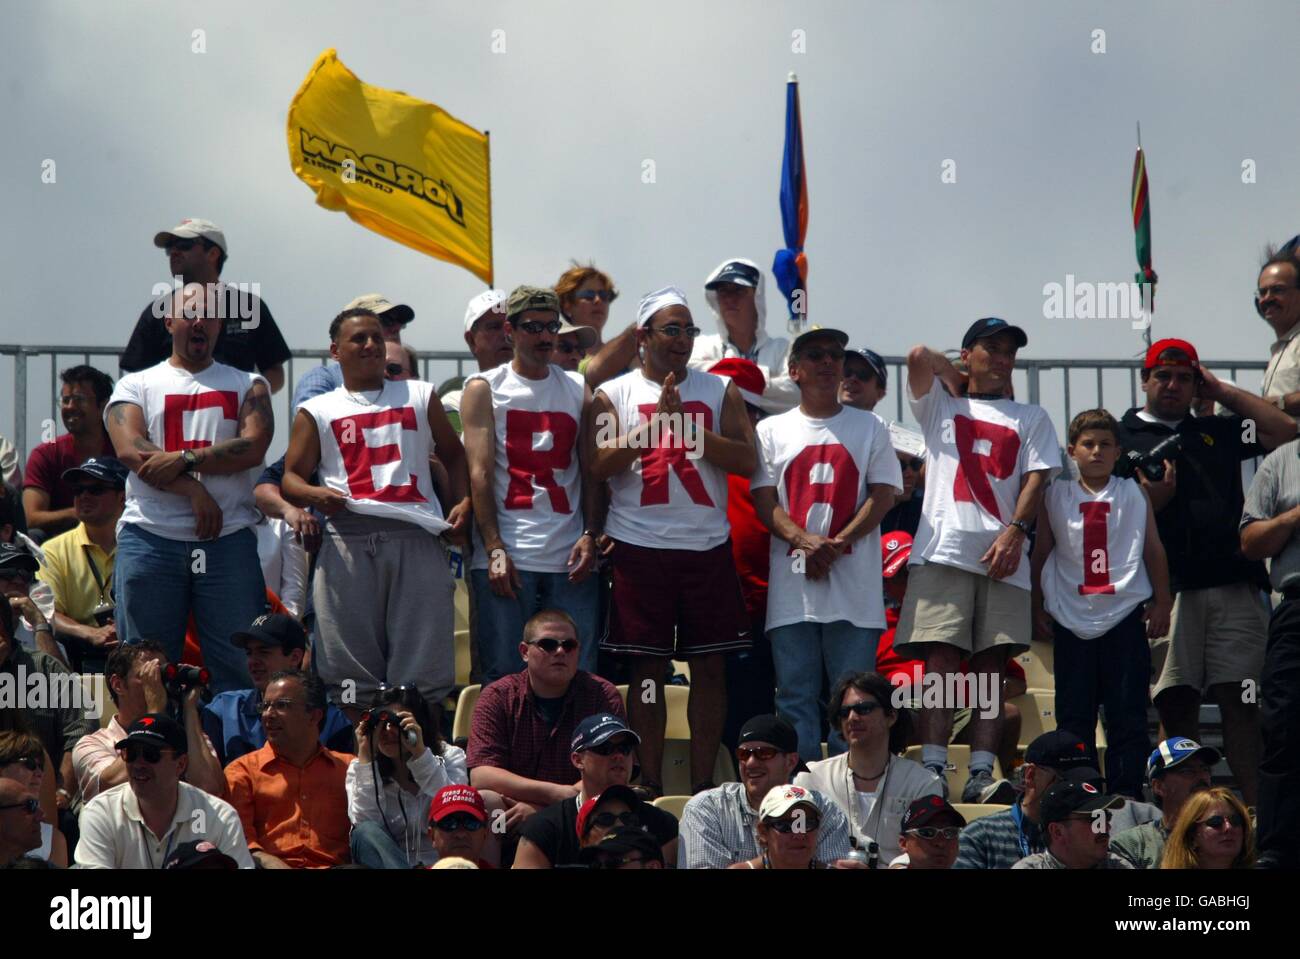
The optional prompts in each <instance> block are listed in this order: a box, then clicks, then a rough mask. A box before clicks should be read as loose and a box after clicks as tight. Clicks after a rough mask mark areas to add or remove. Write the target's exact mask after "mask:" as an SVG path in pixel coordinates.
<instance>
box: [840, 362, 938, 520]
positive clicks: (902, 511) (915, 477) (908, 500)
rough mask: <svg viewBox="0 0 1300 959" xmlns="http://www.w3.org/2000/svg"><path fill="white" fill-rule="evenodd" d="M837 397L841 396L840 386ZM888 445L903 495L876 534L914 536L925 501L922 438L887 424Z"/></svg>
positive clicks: (904, 429)
mask: <svg viewBox="0 0 1300 959" xmlns="http://www.w3.org/2000/svg"><path fill="white" fill-rule="evenodd" d="M846 355H847V354H846ZM845 382H847V380H846V381H845ZM840 395H841V396H843V387H841V388H840ZM841 402H843V401H842V400H841ZM889 442H890V444H891V445H892V446H893V447H894V453H895V454H896V455H897V456H898V466H899V468H900V469H901V470H902V471H903V492H902V493H901V494H900V495H898V496H895V497H894V506H893V508H892V509H891V510H890V511H889V512H888V513H886V514H885V518H884V519H882V520H881V521H880V532H881V533H892V532H894V531H896V530H902V531H903V532H905V533H907V535H908V536H915V535H916V530H917V527H919V526H920V525H921V505H922V504H923V503H924V502H925V487H924V486H923V485H922V483H923V481H924V478H925V437H924V436H922V435H921V434H920V433H917V432H915V431H914V430H909V429H907V428H906V427H903V426H899V425H898V424H897V423H890V424H889Z"/></svg>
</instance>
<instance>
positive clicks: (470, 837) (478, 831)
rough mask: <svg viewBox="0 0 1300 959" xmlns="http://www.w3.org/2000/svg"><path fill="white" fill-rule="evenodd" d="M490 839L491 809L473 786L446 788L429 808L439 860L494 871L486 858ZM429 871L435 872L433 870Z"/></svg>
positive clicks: (439, 792) (430, 828) (430, 827)
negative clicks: (454, 860)
mask: <svg viewBox="0 0 1300 959" xmlns="http://www.w3.org/2000/svg"><path fill="white" fill-rule="evenodd" d="M487 838H488V814H487V806H486V805H485V804H484V802H483V796H482V794H481V793H480V792H479V791H478V790H477V789H475V788H474V787H473V786H464V785H454V786H443V787H442V788H441V789H439V790H438V794H437V795H436V796H434V797H433V802H432V803H430V804H429V841H430V842H432V843H433V848H434V849H436V850H437V851H438V858H439V859H448V858H451V857H453V856H454V857H458V858H460V859H468V860H469V861H470V862H473V863H477V864H478V867H479V868H480V869H491V868H492V865H491V863H489V862H487V861H486V860H485V859H484V858H483V846H484V844H485V843H486V842H487ZM429 868H433V867H432V866H430V867H429Z"/></svg>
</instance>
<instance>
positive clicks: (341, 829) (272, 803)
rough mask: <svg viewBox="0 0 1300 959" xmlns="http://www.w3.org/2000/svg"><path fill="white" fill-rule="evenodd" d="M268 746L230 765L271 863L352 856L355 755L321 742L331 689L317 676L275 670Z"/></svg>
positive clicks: (308, 863)
mask: <svg viewBox="0 0 1300 959" xmlns="http://www.w3.org/2000/svg"><path fill="white" fill-rule="evenodd" d="M262 696H263V698H262V704H263V712H262V726H263V728H264V729H265V730H266V745H265V746H263V747H262V748H261V749H259V750H257V751H256V752H251V753H248V754H247V755H244V756H241V757H240V758H239V759H236V760H235V761H234V762H232V763H231V764H230V765H229V766H227V767H226V797H225V798H226V799H227V800H228V801H229V802H230V804H231V805H232V806H234V807H235V810H236V811H237V812H238V813H239V818H240V820H241V821H242V822H243V824H244V835H246V836H247V837H248V848H249V851H250V852H252V854H253V860H254V862H256V863H257V865H258V866H260V867H261V868H264V869H327V868H329V867H330V866H337V865H340V864H341V863H346V862H348V861H349V853H348V831H349V828H350V825H349V822H348V802H347V792H346V790H345V788H344V783H345V780H346V778H347V768H348V763H349V762H350V761H351V760H352V757H351V756H349V755H347V754H345V753H336V752H334V751H333V750H330V749H326V748H325V747H324V746H322V745H321V744H320V739H319V737H320V729H321V723H322V722H323V721H324V717H325V690H324V687H323V686H321V684H320V681H319V680H317V679H316V678H315V677H314V676H310V675H308V674H307V673H303V672H299V671H296V670H285V671H283V672H278V673H275V674H274V675H273V676H272V677H271V679H270V681H269V682H268V683H267V684H266V690H265V692H264V693H263V694H262Z"/></svg>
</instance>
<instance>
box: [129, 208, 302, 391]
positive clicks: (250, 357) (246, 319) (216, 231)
mask: <svg viewBox="0 0 1300 959" xmlns="http://www.w3.org/2000/svg"><path fill="white" fill-rule="evenodd" d="M153 245H154V246H156V247H158V248H159V249H161V250H164V251H165V252H166V254H167V263H168V266H169V267H170V268H171V269H170V274H169V275H170V276H172V277H180V282H181V283H183V284H185V285H186V286H189V285H190V284H192V283H197V284H200V285H201V287H202V289H203V292H204V298H205V299H206V300H207V301H208V302H211V303H213V304H214V307H217V306H218V304H219V308H220V311H221V312H220V316H221V319H222V321H223V329H222V333H221V337H220V338H219V340H218V341H217V346H216V359H217V361H218V362H220V363H225V364H226V365H228V366H233V367H235V368H236V369H240V370H244V371H245V372H246V373H252V372H255V371H261V373H262V375H263V376H265V377H266V381H267V383H269V384H270V387H271V392H273V393H277V392H279V391H280V389H281V388H282V387H283V386H284V363H285V361H286V360H288V359H289V357H290V355H291V354H290V350H289V346H288V344H286V343H285V342H284V337H283V336H282V335H281V334H280V328H279V327H278V326H276V325H275V319H274V318H273V317H272V316H271V311H270V310H268V309H267V308H266V304H265V303H263V302H262V300H261V299H260V298H259V297H258V296H257V295H256V294H254V293H251V292H247V291H245V290H243V289H239V288H236V287H233V286H227V285H226V284H225V283H222V282H221V268H222V267H223V266H225V264H226V254H227V252H228V247H227V244H226V235H225V234H224V233H223V232H222V231H221V227H219V226H217V225H216V224H215V223H213V222H212V221H211V220H201V219H198V218H197V217H186V218H185V219H184V220H181V222H180V224H179V225H177V226H175V227H172V229H170V230H163V231H162V232H160V233H157V234H155V235H154V238H153ZM173 282H175V281H174V280H173ZM154 289H155V291H157V289H158V287H155V288H154ZM171 295H172V290H171V288H170V287H169V288H167V292H166V293H164V294H163V295H162V296H161V297H158V298H155V299H154V300H153V301H152V302H151V303H150V304H149V305H148V306H146V307H145V308H144V310H143V311H142V312H141V313H140V319H139V320H137V321H136V324H135V329H134V330H133V331H132V332H131V339H130V341H129V342H128V343H127V344H126V350H125V351H123V353H122V356H121V357H120V358H119V360H118V365H119V366H120V367H121V368H122V372H124V373H133V372H136V371H138V370H146V369H148V368H149V367H151V366H154V365H155V364H157V363H162V362H163V361H165V360H166V359H167V357H168V356H170V355H171V352H172V343H171V337H170V335H169V334H168V331H167V329H166V327H165V325H164V324H163V316H164V315H165V313H164V311H165V308H166V307H165V303H164V301H165V299H166V298H167V297H170V296H171Z"/></svg>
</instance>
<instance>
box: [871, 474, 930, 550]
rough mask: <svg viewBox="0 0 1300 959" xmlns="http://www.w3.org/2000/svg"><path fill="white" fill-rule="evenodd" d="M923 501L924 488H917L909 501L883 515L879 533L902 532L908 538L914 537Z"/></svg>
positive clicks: (919, 523)
mask: <svg viewBox="0 0 1300 959" xmlns="http://www.w3.org/2000/svg"><path fill="white" fill-rule="evenodd" d="M924 501H925V488H924V487H921V486H918V487H917V488H916V489H915V491H913V493H912V498H911V499H909V500H907V501H906V502H903V503H899V504H898V505H897V506H893V507H891V508H890V510H889V512H888V513H886V514H885V515H884V518H883V519H881V521H880V532H881V533H897V532H899V531H902V532H904V533H906V534H907V535H908V536H913V537H914V536H916V530H917V528H918V527H919V526H920V525H921V507H922V505H924Z"/></svg>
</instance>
